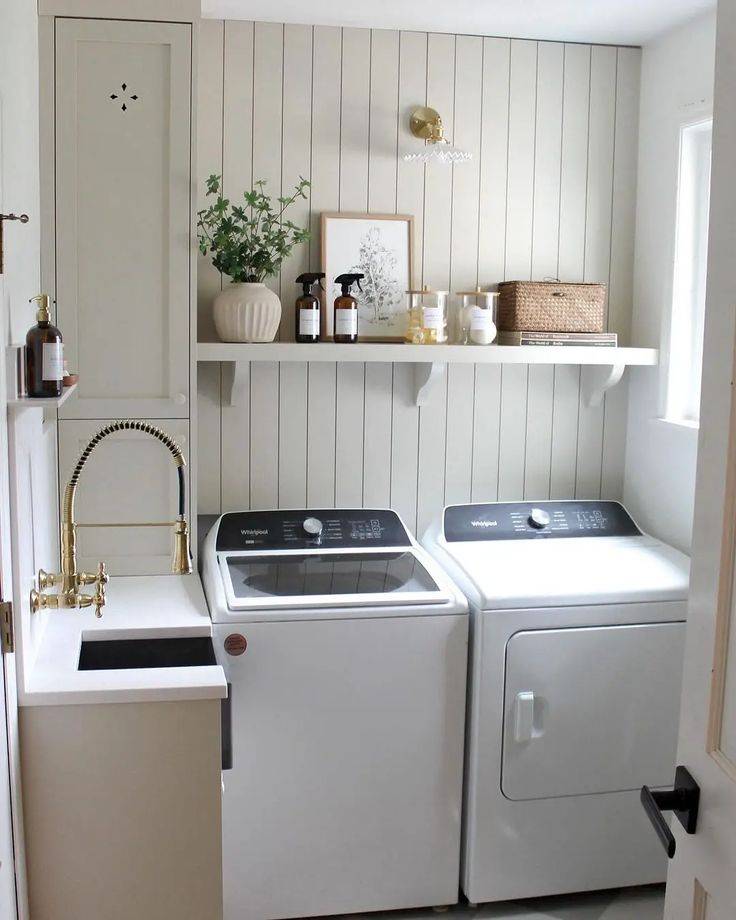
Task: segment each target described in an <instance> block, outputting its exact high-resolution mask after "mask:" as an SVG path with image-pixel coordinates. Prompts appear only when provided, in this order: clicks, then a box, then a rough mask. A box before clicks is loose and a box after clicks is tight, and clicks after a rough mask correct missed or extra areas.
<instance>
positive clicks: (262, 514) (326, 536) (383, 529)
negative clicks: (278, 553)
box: [217, 508, 411, 553]
mask: <svg viewBox="0 0 736 920" xmlns="http://www.w3.org/2000/svg"><path fill="white" fill-rule="evenodd" d="M385 546H411V541H410V539H409V535H408V534H407V532H406V530H405V528H404V525H403V524H402V523H401V521H400V520H399V517H398V515H397V514H396V513H395V512H394V511H385V510H380V511H374V510H372V509H369V508H360V509H355V510H344V509H342V508H340V509H336V508H329V509H317V510H314V509H305V510H303V511H235V512H231V513H229V514H225V515H223V517H222V520H221V521H220V527H219V530H218V531H217V552H218V553H223V552H233V551H237V550H256V549H258V550H260V549H266V550H279V549H294V550H300V549H314V548H315V547H324V548H326V549H361V548H362V549H365V548H367V547H385Z"/></svg>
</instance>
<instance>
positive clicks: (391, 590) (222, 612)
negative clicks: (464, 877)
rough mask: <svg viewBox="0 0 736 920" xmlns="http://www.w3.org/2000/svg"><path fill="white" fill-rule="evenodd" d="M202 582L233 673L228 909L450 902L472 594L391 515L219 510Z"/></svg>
mask: <svg viewBox="0 0 736 920" xmlns="http://www.w3.org/2000/svg"><path fill="white" fill-rule="evenodd" d="M203 580H204V585H205V591H206V594H207V599H208V602H209V606H210V613H211V616H212V619H213V621H214V643H215V650H216V654H217V658H218V662H219V663H220V664H221V665H222V666H223V667H224V669H225V672H226V675H227V679H228V682H229V684H230V713H229V718H227V717H226V718H225V726H224V727H225V732H224V734H225V742H226V743H225V750H226V752H227V753H228V755H229V756H228V760H229V762H228V763H226V764H225V766H226V767H229V769H227V770H226V771H225V772H224V773H223V779H224V797H223V874H224V904H225V918H226V920H242V918H254V920H269V918H278V917H306V916H313V915H321V914H342V913H354V912H358V911H368V910H389V909H394V908H407V907H420V906H427V905H444V904H451V903H455V902H456V900H457V893H458V884H459V869H460V816H461V798H462V762H463V733H464V724H465V698H466V697H465V690H466V674H467V652H468V647H467V646H468V613H467V602H466V600H465V598H464V596H463V594H462V593H461V592H460V591H459V590H458V588H457V587H455V585H453V584H452V582H451V581H450V579H449V578H448V577H447V575H446V574H445V572H444V571H443V570H442V568H441V566H439V565H438V564H437V563H436V562H435V561H434V560H433V559H432V558H431V556H430V555H429V554H428V553H426V552H425V551H424V550H423V549H422V548H421V547H420V546H419V545H418V544H417V543H416V541H415V540H414V539H413V537H412V536H411V535H410V534H409V533H408V532H407V530H406V528H405V527H404V526H403V524H402V523H401V521H400V520H399V518H398V516H397V515H396V514H395V513H394V512H393V511H382V510H381V511H374V510H334V509H332V510H309V511H248V512H243V513H233V514H225V515H223V516H222V517H221V518H220V519H219V520H218V521H217V523H216V524H215V525H214V527H213V529H212V530H211V531H210V533H209V534H208V536H207V538H206V541H205V544H204V553H203ZM228 741H229V743H228Z"/></svg>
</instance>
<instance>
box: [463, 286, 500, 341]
mask: <svg viewBox="0 0 736 920" xmlns="http://www.w3.org/2000/svg"><path fill="white" fill-rule="evenodd" d="M457 296H458V297H460V298H461V304H460V311H459V323H458V328H459V340H460V344H461V345H490V344H491V343H492V342H494V341H495V339H496V331H497V330H496V315H497V311H498V292H497V291H483V290H481V288H479V287H477V288H476V289H475V290H474V291H458V292H457Z"/></svg>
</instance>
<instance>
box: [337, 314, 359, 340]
mask: <svg viewBox="0 0 736 920" xmlns="http://www.w3.org/2000/svg"><path fill="white" fill-rule="evenodd" d="M357 334H358V311H357V310H335V335H353V336H355V335H357Z"/></svg>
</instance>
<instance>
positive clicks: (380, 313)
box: [322, 213, 414, 342]
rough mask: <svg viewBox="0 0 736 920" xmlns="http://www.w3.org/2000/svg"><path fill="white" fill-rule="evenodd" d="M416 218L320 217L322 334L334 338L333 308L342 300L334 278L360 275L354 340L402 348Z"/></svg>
mask: <svg viewBox="0 0 736 920" xmlns="http://www.w3.org/2000/svg"><path fill="white" fill-rule="evenodd" d="M413 232H414V218H413V217H412V216H411V215H409V214H351V213H344V214H339V213H323V214H322V271H323V272H324V273H325V292H326V293H325V305H326V309H325V310H324V311H323V315H324V318H325V328H324V330H323V334H324V335H325V336H327V337H330V336H332V322H333V316H332V305H333V303H334V302H335V298H336V297H337V296H338V295H339V294H340V285H336V284H335V278H336V277H337V276H338V275H341V274H344V273H345V272H350V273H353V272H361V273H362V274H363V275H365V278H364V279H363V281H361V287H362V289H363V290H362V291H359V290H358V288H357V286H356V287H354V288H353V291H352V293H353V296H354V297H355V298H356V299H357V301H358V337H359V339H361V340H362V341H364V342H366V341H367V342H401V341H403V339H404V333H405V332H406V326H407V309H406V291H407V290H408V289H409V288H411V287H413V284H412V277H411V274H412V272H411V266H412V237H413Z"/></svg>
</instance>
